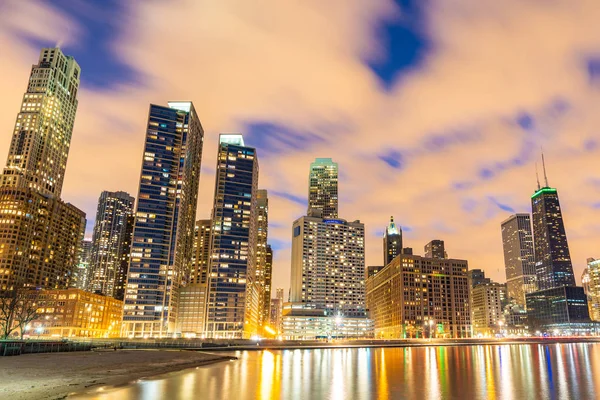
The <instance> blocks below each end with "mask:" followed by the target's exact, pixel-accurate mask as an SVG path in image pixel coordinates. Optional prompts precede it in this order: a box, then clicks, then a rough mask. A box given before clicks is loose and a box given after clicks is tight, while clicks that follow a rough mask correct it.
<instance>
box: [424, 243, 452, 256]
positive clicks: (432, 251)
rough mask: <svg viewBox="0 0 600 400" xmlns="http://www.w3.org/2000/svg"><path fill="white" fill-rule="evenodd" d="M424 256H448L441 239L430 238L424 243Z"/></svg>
mask: <svg viewBox="0 0 600 400" xmlns="http://www.w3.org/2000/svg"><path fill="white" fill-rule="evenodd" d="M425 258H438V259H444V258H448V257H447V254H446V250H445V247H444V241H443V240H432V241H431V242H429V243H427V244H426V245H425Z"/></svg>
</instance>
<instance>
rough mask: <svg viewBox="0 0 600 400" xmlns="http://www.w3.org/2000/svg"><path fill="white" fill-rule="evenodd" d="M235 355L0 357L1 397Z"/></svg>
mask: <svg viewBox="0 0 600 400" xmlns="http://www.w3.org/2000/svg"><path fill="white" fill-rule="evenodd" d="M233 358H234V357H231V356H224V355H218V354H210V353H204V352H199V351H181V350H119V351H93V352H81V353H53V354H52V353H51V354H26V355H21V356H15V357H3V358H2V360H1V362H0V382H2V384H1V385H0V398H2V399H12V400H37V399H40V400H41V399H44V400H46V399H52V400H53V399H64V398H66V397H67V395H68V394H70V393H74V392H83V391H86V390H89V389H90V388H91V387H94V386H118V385H123V384H126V383H128V382H131V381H133V380H136V379H140V378H144V377H148V376H153V375H159V374H164V373H167V372H172V371H177V370H182V369H186V368H193V367H196V366H199V365H206V364H210V363H216V362H220V361H227V360H231V359H233Z"/></svg>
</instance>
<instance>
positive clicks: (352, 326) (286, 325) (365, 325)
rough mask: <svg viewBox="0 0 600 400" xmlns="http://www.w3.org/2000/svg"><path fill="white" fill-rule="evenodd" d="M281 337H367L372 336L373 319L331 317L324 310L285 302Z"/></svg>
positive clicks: (288, 338)
mask: <svg viewBox="0 0 600 400" xmlns="http://www.w3.org/2000/svg"><path fill="white" fill-rule="evenodd" d="M281 337H282V338H283V339H284V340H317V339H369V338H372V337H373V321H372V320H370V319H368V318H352V317H343V316H337V317H331V316H327V315H325V311H324V310H315V309H312V310H311V309H306V308H304V307H303V306H301V305H298V304H293V303H286V304H284V307H283V319H282V334H281Z"/></svg>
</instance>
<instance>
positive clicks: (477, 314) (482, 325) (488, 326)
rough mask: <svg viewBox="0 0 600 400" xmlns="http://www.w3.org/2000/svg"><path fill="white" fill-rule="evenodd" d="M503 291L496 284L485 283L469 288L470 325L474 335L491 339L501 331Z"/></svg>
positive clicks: (502, 286)
mask: <svg viewBox="0 0 600 400" xmlns="http://www.w3.org/2000/svg"><path fill="white" fill-rule="evenodd" d="M504 290H505V286H504V285H503V284H500V283H496V282H489V283H487V282H486V283H482V284H479V285H476V286H475V287H472V288H471V323H472V325H473V334H474V335H476V336H485V337H490V336H492V337H493V336H494V335H496V334H499V333H500V332H501V331H502V327H503V325H504V311H503V304H502V300H503V297H504V293H503V292H504Z"/></svg>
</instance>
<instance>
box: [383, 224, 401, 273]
mask: <svg viewBox="0 0 600 400" xmlns="http://www.w3.org/2000/svg"><path fill="white" fill-rule="evenodd" d="M400 253H402V228H400V227H399V226H396V223H395V222H394V217H390V223H389V224H388V226H387V228H386V229H385V233H384V234H383V265H384V266H385V265H388V264H389V263H390V262H392V260H393V259H394V258H396V257H397V256H398V255H399V254H400Z"/></svg>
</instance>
